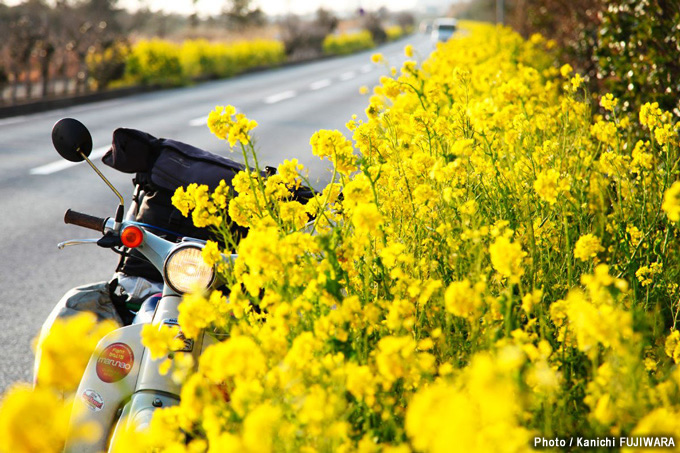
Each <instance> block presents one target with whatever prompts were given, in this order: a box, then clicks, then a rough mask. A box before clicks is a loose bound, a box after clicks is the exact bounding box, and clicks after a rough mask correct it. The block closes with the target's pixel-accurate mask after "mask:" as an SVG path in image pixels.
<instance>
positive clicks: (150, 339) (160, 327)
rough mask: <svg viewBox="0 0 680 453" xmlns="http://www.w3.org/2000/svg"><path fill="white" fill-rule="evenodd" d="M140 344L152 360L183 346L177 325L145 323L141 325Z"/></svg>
mask: <svg viewBox="0 0 680 453" xmlns="http://www.w3.org/2000/svg"><path fill="white" fill-rule="evenodd" d="M142 344H143V345H144V347H145V348H147V349H148V350H149V353H150V354H151V358H152V359H153V360H155V359H159V358H161V357H164V356H166V355H168V353H170V352H171V351H176V350H178V349H181V348H182V347H183V346H184V340H182V339H181V338H180V331H179V327H177V326H169V325H166V324H145V325H144V326H143V327H142Z"/></svg>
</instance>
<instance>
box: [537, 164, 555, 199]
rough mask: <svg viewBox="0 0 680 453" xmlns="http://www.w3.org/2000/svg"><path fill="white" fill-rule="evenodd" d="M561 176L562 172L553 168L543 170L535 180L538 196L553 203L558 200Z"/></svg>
mask: <svg viewBox="0 0 680 453" xmlns="http://www.w3.org/2000/svg"><path fill="white" fill-rule="evenodd" d="M559 177H560V174H559V173H558V172H557V171H555V170H553V169H552V168H551V169H548V170H543V171H541V172H540V173H539V174H538V176H536V181H534V190H535V191H536V193H537V194H538V196H539V197H540V198H541V199H542V200H543V201H545V202H547V203H549V204H551V205H554V204H555V203H556V202H557V195H559V191H558V181H559Z"/></svg>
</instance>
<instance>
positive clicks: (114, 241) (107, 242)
mask: <svg viewBox="0 0 680 453" xmlns="http://www.w3.org/2000/svg"><path fill="white" fill-rule="evenodd" d="M85 244H97V245H98V246H99V247H102V248H107V249H112V248H114V247H118V246H121V245H123V243H122V242H121V241H120V236H118V235H117V234H114V233H111V232H109V233H106V234H105V235H104V236H102V237H100V238H99V239H80V240H73V241H64V242H60V243H59V244H57V248H58V249H59V250H63V249H64V248H66V247H69V246H71V245H85Z"/></svg>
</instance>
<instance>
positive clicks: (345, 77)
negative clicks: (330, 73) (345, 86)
mask: <svg viewBox="0 0 680 453" xmlns="http://www.w3.org/2000/svg"><path fill="white" fill-rule="evenodd" d="M356 76H357V73H356V72H354V71H348V72H344V73H342V74H340V76H339V77H338V78H339V79H340V80H341V81H343V82H344V81H346V80H351V79H353V78H355V77H356Z"/></svg>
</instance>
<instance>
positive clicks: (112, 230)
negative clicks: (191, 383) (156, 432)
mask: <svg viewBox="0 0 680 453" xmlns="http://www.w3.org/2000/svg"><path fill="white" fill-rule="evenodd" d="M52 141H53V144H54V147H55V148H56V150H57V152H58V153H59V154H60V155H61V156H62V157H63V158H64V159H67V160H69V161H72V162H81V161H86V162H87V163H88V164H89V165H90V166H91V167H92V168H93V169H94V170H95V172H96V173H97V174H98V175H99V176H100V177H101V178H102V179H103V180H104V182H105V183H106V184H107V185H108V186H109V187H110V188H111V189H112V190H113V191H114V192H115V193H116V195H117V196H118V198H119V200H120V204H119V206H118V209H117V210H116V213H115V214H114V215H113V216H112V217H109V218H100V217H96V216H92V215H89V214H85V213H80V212H76V211H72V210H70V209H69V210H67V211H66V214H65V216H64V222H65V223H67V224H72V225H76V226H80V227H83V228H88V229H91V230H94V231H97V232H98V233H100V234H101V237H99V238H96V239H87V240H80V241H67V242H63V243H62V244H60V245H59V247H60V248H63V247H66V246H71V245H78V244H92V243H96V244H97V245H99V246H101V247H105V248H111V249H118V248H125V249H128V250H134V251H135V252H137V253H139V254H141V256H143V257H144V258H145V259H146V260H148V262H150V263H151V265H153V267H154V268H155V269H156V270H157V271H158V272H160V275H161V276H162V279H163V281H162V283H161V284H160V285H159V287H158V288H159V289H160V294H158V295H150V297H147V299H146V300H145V301H144V303H143V304H142V308H141V309H140V310H139V312H138V313H137V314H136V315H135V316H134V318H133V319H132V320H131V321H130V322H128V323H124V324H127V325H123V326H122V327H120V328H118V329H117V330H114V331H113V332H111V333H109V334H108V335H106V336H105V337H104V338H103V339H102V340H101V341H100V342H99V344H98V346H97V348H96V350H95V352H94V353H93V355H92V356H91V358H90V361H89V363H88V365H87V368H86V369H85V372H84V374H83V376H82V379H81V382H80V385H79V387H78V390H77V393H76V395H75V400H74V404H73V412H72V413H73V415H72V417H71V420H70V426H69V436H68V437H67V441H66V445H65V451H67V452H99V451H111V450H112V449H113V448H114V446H115V444H116V440H117V438H118V437H119V436H120V435H121V433H124V432H127V431H128V430H144V429H145V428H146V427H148V426H149V423H150V421H151V417H152V415H153V413H154V411H155V410H156V409H158V408H163V407H167V406H172V405H176V404H178V402H179V395H180V386H179V385H178V384H177V383H175V382H174V381H173V380H172V379H171V378H170V377H169V376H167V375H163V374H161V372H160V371H159V363H160V360H153V359H152V358H151V355H150V353H149V351H148V350H147V349H146V348H145V347H144V346H143V345H142V342H141V331H142V328H143V326H144V325H146V324H152V325H157V326H159V328H160V326H163V325H166V326H178V325H179V323H178V315H179V312H178V307H179V304H180V302H181V300H182V295H183V294H184V293H186V292H188V291H194V290H196V289H197V288H198V289H205V290H207V289H209V288H211V287H213V286H214V285H215V284H216V270H215V269H214V268H213V267H211V266H208V265H207V264H206V263H205V262H204V261H203V259H202V256H201V250H202V248H203V246H204V244H205V242H204V241H202V240H199V239H195V238H190V237H184V238H183V239H182V240H181V241H179V242H174V241H171V240H168V239H165V238H164V237H162V235H161V234H159V233H158V231H157V230H156V228H158V227H156V226H153V225H148V224H145V223H141V222H137V221H135V220H133V219H134V216H133V215H131V214H130V212H134V209H131V210H129V211H128V214H127V215H126V211H125V206H124V205H125V203H124V199H123V197H122V196H121V195H120V193H119V192H118V191H117V190H116V189H115V187H113V185H112V184H111V183H110V182H109V181H108V180H107V179H106V177H105V176H104V175H103V174H102V173H101V172H100V171H99V170H98V169H97V167H96V166H95V165H94V164H93V163H92V162H91V161H90V159H89V158H88V156H89V155H90V152H91V151H92V137H91V135H90V133H89V131H88V130H87V128H86V127H85V126H84V125H83V124H82V123H80V122H79V121H77V120H75V119H71V118H65V119H62V120H60V121H59V122H57V123H56V124H55V126H54V128H53V131H52ZM161 230H162V228H161ZM235 257H236V256H235V255H232V256H226V257H225V259H226V260H227V261H232V260H233V259H235ZM178 337H179V339H181V340H183V341H182V342H180V344H181V345H182V346H181V347H178V349H176V350H175V351H173V352H184V353H188V354H191V355H192V356H193V359H194V361H193V363H198V357H199V356H200V354H201V353H202V351H203V350H204V349H205V348H206V347H208V346H209V345H211V344H213V343H215V342H216V340H215V339H214V338H213V337H212V336H211V335H209V334H207V333H205V332H203V333H201V334H200V335H198V337H197V338H196V339H187V338H184V336H183V335H182V333H181V330H180V331H179V334H178ZM39 357H40V351H37V354H36V360H37V362H39ZM173 357H174V354H172V353H171V354H170V355H169V356H168V358H169V359H171V360H173ZM37 366H38V365H36V369H37ZM85 423H88V424H91V423H95V424H96V425H97V427H98V428H99V429H98V430H97V432H98V435H97V438H96V439H95V440H94V442H87V443H86V442H83V441H80V440H77V436H76V435H75V433H78V432H82V430H81V427H82V426H83V424H85ZM71 434H73V435H71Z"/></svg>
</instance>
